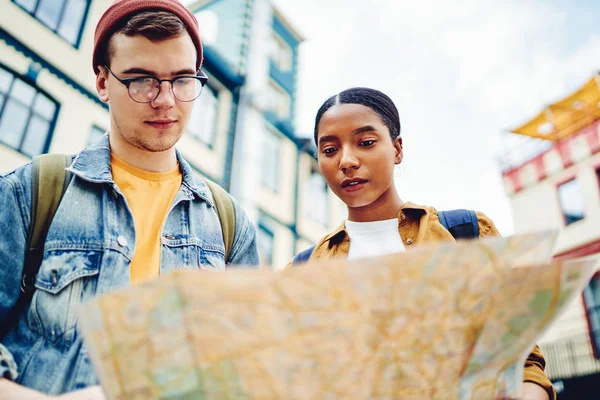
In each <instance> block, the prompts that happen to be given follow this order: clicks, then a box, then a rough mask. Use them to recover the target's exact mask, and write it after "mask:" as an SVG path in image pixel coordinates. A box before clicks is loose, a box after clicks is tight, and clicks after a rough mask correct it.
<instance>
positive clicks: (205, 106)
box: [187, 85, 219, 148]
mask: <svg viewBox="0 0 600 400" xmlns="http://www.w3.org/2000/svg"><path fill="white" fill-rule="evenodd" d="M218 112H219V98H218V94H217V93H216V92H215V91H213V90H212V89H211V88H210V87H209V86H208V85H206V86H204V89H202V94H201V95H200V97H198V98H197V99H196V101H195V102H194V109H193V110H192V115H191V116H190V121H189V122H188V125H187V130H188V132H189V133H190V134H191V135H192V136H193V137H194V138H196V139H198V140H200V141H201V142H202V143H204V144H205V145H207V146H208V147H211V148H212V146H213V145H214V141H215V134H216V132H217V116H218Z"/></svg>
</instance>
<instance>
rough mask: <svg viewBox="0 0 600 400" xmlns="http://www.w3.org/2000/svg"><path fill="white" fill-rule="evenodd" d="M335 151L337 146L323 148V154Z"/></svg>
mask: <svg viewBox="0 0 600 400" xmlns="http://www.w3.org/2000/svg"><path fill="white" fill-rule="evenodd" d="M334 152H335V147H328V148H326V149H323V154H333V153H334Z"/></svg>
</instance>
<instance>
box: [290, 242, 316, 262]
mask: <svg viewBox="0 0 600 400" xmlns="http://www.w3.org/2000/svg"><path fill="white" fill-rule="evenodd" d="M314 249H315V246H313V247H310V248H308V249H306V250H303V251H301V252H300V253H298V254H296V257H294V260H293V261H292V265H297V264H304V263H305V262H308V259H309V258H310V256H311V255H312V253H313V250H314Z"/></svg>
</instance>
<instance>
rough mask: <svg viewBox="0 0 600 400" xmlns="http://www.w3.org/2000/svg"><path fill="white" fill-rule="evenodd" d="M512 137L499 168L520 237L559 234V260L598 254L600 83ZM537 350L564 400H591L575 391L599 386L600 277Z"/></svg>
mask: <svg viewBox="0 0 600 400" xmlns="http://www.w3.org/2000/svg"><path fill="white" fill-rule="evenodd" d="M514 134H516V135H514ZM513 135H514V137H513V138H510V139H512V140H513V141H514V142H516V147H515V149H514V150H512V151H508V152H506V153H505V154H504V157H503V159H502V160H501V164H502V167H503V173H502V175H503V179H504V184H505V191H506V193H507V195H508V196H509V199H510V202H511V206H512V211H513V219H514V226H515V231H516V232H517V233H523V232H531V231H539V230H546V229H549V230H560V234H559V237H558V242H557V246H556V249H555V256H556V257H558V258H575V257H582V256H587V255H592V254H597V253H600V76H598V75H596V76H594V77H592V78H591V79H590V80H589V81H588V82H587V83H586V84H585V85H583V86H582V87H581V88H580V89H579V90H577V91H576V92H574V93H571V94H570V95H568V96H567V97H566V98H564V99H562V100H560V101H557V102H555V103H553V104H551V105H549V106H547V107H546V108H544V109H543V110H541V112H540V113H539V114H538V115H537V116H535V117H534V118H533V119H531V120H530V121H528V122H527V123H525V124H523V125H522V126H520V127H519V128H516V129H515V130H513ZM539 343H540V346H541V347H542V351H543V352H544V353H545V356H546V359H547V362H548V369H547V372H548V374H549V375H550V377H551V378H552V379H553V380H554V381H556V382H558V383H557V388H558V389H559V390H561V389H562V390H563V395H562V397H561V396H560V395H559V398H590V397H577V396H580V395H581V394H582V393H584V392H577V390H579V389H582V388H583V387H584V386H585V385H587V383H585V382H587V381H586V377H590V380H591V379H592V377H595V379H598V378H600V375H596V374H598V373H599V372H600V361H599V359H600V351H599V350H600V274H598V273H597V274H596V275H595V276H594V277H593V278H592V280H591V282H590V283H589V285H588V286H587V287H586V289H585V290H584V292H583V295H582V296H581V297H578V298H576V299H575V301H574V302H573V304H571V305H570V307H569V308H568V309H567V311H566V312H565V314H563V315H562V317H561V318H560V319H559V320H558V321H556V323H554V324H553V325H552V327H551V328H550V329H549V331H548V332H547V333H546V334H545V335H544V336H543V337H542V338H541V340H540V342H539ZM582 382H583V383H582ZM590 387H591V386H590ZM594 387H595V389H594V390H595V391H596V392H597V391H598V390H599V389H600V385H596V386H594ZM575 393H579V394H575ZM585 393H587V392H585ZM566 396H570V397H566Z"/></svg>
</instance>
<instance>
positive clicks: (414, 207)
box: [323, 202, 429, 246]
mask: <svg viewBox="0 0 600 400" xmlns="http://www.w3.org/2000/svg"><path fill="white" fill-rule="evenodd" d="M428 212H429V210H428V209H427V207H425V206H421V205H418V204H414V203H411V202H406V203H404V205H402V207H400V211H398V215H397V217H398V219H400V215H402V214H404V215H406V216H407V217H408V218H410V219H412V220H419V219H420V218H421V217H422V216H423V215H425V214H427V213H428ZM346 237H348V233H347V232H346V221H343V222H342V223H341V224H340V226H338V227H337V228H336V230H334V231H333V232H331V233H330V234H328V235H327V236H325V238H324V239H323V244H325V243H327V242H330V246H331V245H332V244H333V243H340V242H342V241H343V240H344V239H345V238H346Z"/></svg>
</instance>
